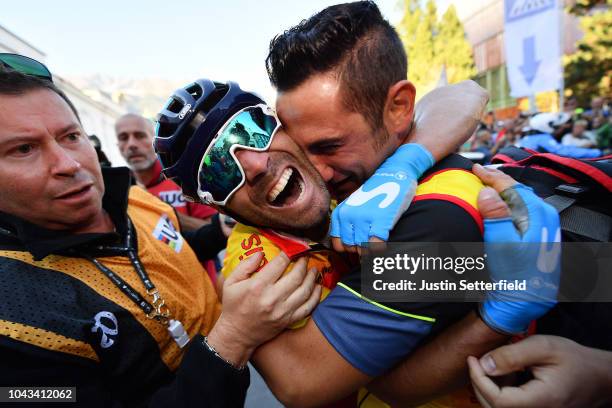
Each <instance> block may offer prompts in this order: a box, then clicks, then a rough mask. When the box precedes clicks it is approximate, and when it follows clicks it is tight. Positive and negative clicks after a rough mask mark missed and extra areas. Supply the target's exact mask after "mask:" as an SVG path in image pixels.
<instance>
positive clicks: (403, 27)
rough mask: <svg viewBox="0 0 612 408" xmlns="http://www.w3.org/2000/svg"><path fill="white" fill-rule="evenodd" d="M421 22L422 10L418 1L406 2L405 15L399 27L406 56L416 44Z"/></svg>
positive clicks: (398, 30)
mask: <svg viewBox="0 0 612 408" xmlns="http://www.w3.org/2000/svg"><path fill="white" fill-rule="evenodd" d="M419 21H421V8H420V7H419V1H418V0H404V15H403V17H402V21H400V22H399V24H398V25H397V27H396V28H397V32H398V34H399V37H400V39H401V40H402V43H403V44H404V49H405V50H406V55H409V54H410V52H411V50H412V48H413V46H414V43H415V36H416V29H417V27H418V26H419Z"/></svg>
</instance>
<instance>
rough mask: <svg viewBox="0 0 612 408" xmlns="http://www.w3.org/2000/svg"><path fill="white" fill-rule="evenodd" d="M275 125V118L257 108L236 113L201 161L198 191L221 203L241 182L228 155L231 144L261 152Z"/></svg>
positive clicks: (266, 144) (234, 164)
mask: <svg viewBox="0 0 612 408" xmlns="http://www.w3.org/2000/svg"><path fill="white" fill-rule="evenodd" d="M277 126H278V121H277V120H276V117H274V116H273V115H271V114H268V113H265V112H264V111H263V109H262V108H261V107H251V108H247V109H245V110H244V111H242V112H240V113H239V114H238V115H236V116H235V117H234V118H232V119H231V120H230V121H229V122H228V123H227V124H225V125H224V126H223V127H222V128H221V133H220V134H219V135H218V138H217V140H216V141H215V143H214V145H213V146H212V148H211V149H210V151H209V152H208V153H207V154H206V155H205V156H204V158H203V159H202V163H201V164H200V171H199V182H200V189H201V190H202V191H207V192H209V193H210V194H211V195H212V197H213V199H214V200H215V201H217V202H222V201H225V200H226V199H227V198H228V196H229V195H230V193H231V192H232V191H233V190H234V189H235V188H236V187H238V186H239V185H240V183H241V182H242V180H243V176H242V173H241V171H240V164H239V163H237V162H236V160H234V157H233V156H232V155H231V154H230V148H231V147H232V146H234V145H238V146H243V147H248V148H251V149H257V150H265V149H267V148H268V146H269V145H270V141H271V140H272V136H273V134H274V131H275V129H276V128H277Z"/></svg>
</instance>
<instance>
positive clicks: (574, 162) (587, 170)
mask: <svg viewBox="0 0 612 408" xmlns="http://www.w3.org/2000/svg"><path fill="white" fill-rule="evenodd" d="M500 156H501V157H500ZM608 157H610V158H612V155H609V156H605V157H603V159H605V158H608ZM496 159H499V161H501V162H503V163H511V164H514V165H516V166H526V165H528V164H531V163H532V162H534V161H536V160H540V159H546V160H548V161H551V162H553V163H557V164H560V165H562V166H565V167H568V168H570V169H573V170H576V171H577V172H579V173H582V174H585V175H586V176H588V177H590V178H591V179H593V180H595V181H596V182H597V183H599V184H601V185H602V186H603V187H604V188H605V189H606V190H608V191H610V192H612V177H611V176H609V175H607V174H606V173H604V172H603V171H601V170H599V169H598V168H596V167H593V166H591V165H589V164H587V163H584V162H582V161H581V160H578V159H572V158H570V157H563V156H559V155H556V154H552V153H537V154H533V155H532V156H529V157H526V158H524V159H522V160H518V161H516V160H513V159H512V158H511V157H509V156H506V155H504V154H497V155H495V156H494V157H493V160H496ZM601 159H602V158H601V157H598V158H597V160H601ZM540 169H542V168H540ZM553 171H554V170H553ZM559 174H561V173H559ZM565 177H568V176H567V175H566V176H565ZM569 177H570V178H572V179H573V177H571V176H569Z"/></svg>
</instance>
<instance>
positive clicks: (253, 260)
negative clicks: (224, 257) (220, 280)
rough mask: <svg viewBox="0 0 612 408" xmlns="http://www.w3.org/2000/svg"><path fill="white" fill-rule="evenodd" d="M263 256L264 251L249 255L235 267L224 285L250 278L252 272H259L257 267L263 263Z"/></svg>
mask: <svg viewBox="0 0 612 408" xmlns="http://www.w3.org/2000/svg"><path fill="white" fill-rule="evenodd" d="M262 257H263V252H257V253H255V254H253V255H252V256H249V257H248V258H247V259H245V260H243V261H241V262H240V263H239V264H238V266H236V268H234V270H233V271H232V273H231V274H230V275H229V276H228V277H227V279H225V284H224V285H223V286H227V285H232V284H234V283H237V282H241V281H243V280H246V279H248V278H250V277H251V275H252V274H254V273H255V272H257V269H258V268H259V265H260V264H261V260H262Z"/></svg>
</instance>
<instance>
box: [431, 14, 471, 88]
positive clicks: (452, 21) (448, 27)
mask: <svg viewBox="0 0 612 408" xmlns="http://www.w3.org/2000/svg"><path fill="white" fill-rule="evenodd" d="M438 27H439V29H438V35H437V36H436V37H435V42H434V52H435V55H436V62H437V65H439V66H444V67H445V68H446V77H447V79H448V82H449V83H451V84H452V83H456V82H459V81H463V80H465V79H470V78H472V77H473V76H474V75H476V67H475V66H474V59H473V57H472V46H471V45H470V43H469V42H468V41H467V39H466V38H465V31H464V29H463V24H461V21H460V20H459V17H457V12H456V10H455V6H454V5H452V4H451V5H450V6H449V7H448V9H447V10H446V12H445V13H444V15H443V16H442V20H441V21H440V24H439V25H438Z"/></svg>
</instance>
